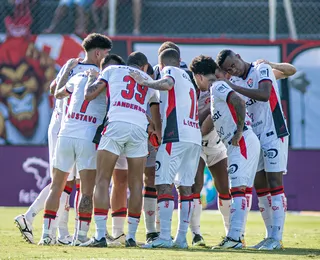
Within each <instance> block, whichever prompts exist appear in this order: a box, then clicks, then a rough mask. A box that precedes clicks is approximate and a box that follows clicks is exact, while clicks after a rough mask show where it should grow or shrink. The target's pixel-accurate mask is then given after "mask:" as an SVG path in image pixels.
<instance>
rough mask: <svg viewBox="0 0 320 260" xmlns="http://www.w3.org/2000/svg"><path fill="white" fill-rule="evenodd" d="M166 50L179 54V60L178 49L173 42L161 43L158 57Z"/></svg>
mask: <svg viewBox="0 0 320 260" xmlns="http://www.w3.org/2000/svg"><path fill="white" fill-rule="evenodd" d="M166 49H175V50H176V51H177V52H178V53H179V58H180V48H179V47H178V45H177V44H175V43H174V42H170V41H167V42H164V43H162V44H161V46H160V47H159V50H158V55H160V53H161V52H163V51H164V50H166Z"/></svg>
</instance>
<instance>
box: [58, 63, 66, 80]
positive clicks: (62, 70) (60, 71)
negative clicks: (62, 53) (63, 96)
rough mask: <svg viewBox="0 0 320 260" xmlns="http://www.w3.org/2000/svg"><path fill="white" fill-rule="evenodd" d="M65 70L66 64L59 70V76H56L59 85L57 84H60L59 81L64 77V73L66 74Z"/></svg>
mask: <svg viewBox="0 0 320 260" xmlns="http://www.w3.org/2000/svg"><path fill="white" fill-rule="evenodd" d="M65 70H66V64H64V65H63V66H62V68H61V69H60V70H59V72H58V74H57V76H56V83H57V84H58V83H59V81H60V79H61V77H62V75H63V73H64V71H65Z"/></svg>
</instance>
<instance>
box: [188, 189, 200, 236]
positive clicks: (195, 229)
mask: <svg viewBox="0 0 320 260" xmlns="http://www.w3.org/2000/svg"><path fill="white" fill-rule="evenodd" d="M193 205H194V208H193V212H192V216H191V220H190V230H191V233H192V237H194V236H195V235H196V234H199V235H201V232H200V219H201V213H202V203H201V198H200V193H197V194H193Z"/></svg>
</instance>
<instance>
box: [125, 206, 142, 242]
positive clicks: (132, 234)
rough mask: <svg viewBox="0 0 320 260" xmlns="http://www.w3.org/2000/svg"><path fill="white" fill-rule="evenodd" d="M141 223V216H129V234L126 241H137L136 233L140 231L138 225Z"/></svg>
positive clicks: (131, 214) (130, 214)
mask: <svg viewBox="0 0 320 260" xmlns="http://www.w3.org/2000/svg"><path fill="white" fill-rule="evenodd" d="M139 222H140V214H133V213H130V212H129V214H128V234H127V236H126V240H129V239H130V238H132V239H133V240H134V241H136V233H137V229H138V225H139Z"/></svg>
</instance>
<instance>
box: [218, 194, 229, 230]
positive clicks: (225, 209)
mask: <svg viewBox="0 0 320 260" xmlns="http://www.w3.org/2000/svg"><path fill="white" fill-rule="evenodd" d="M230 206H231V196H230V194H219V196H218V209H219V211H220V213H221V215H222V221H223V225H224V230H225V232H226V235H228V232H229V227H230Z"/></svg>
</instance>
